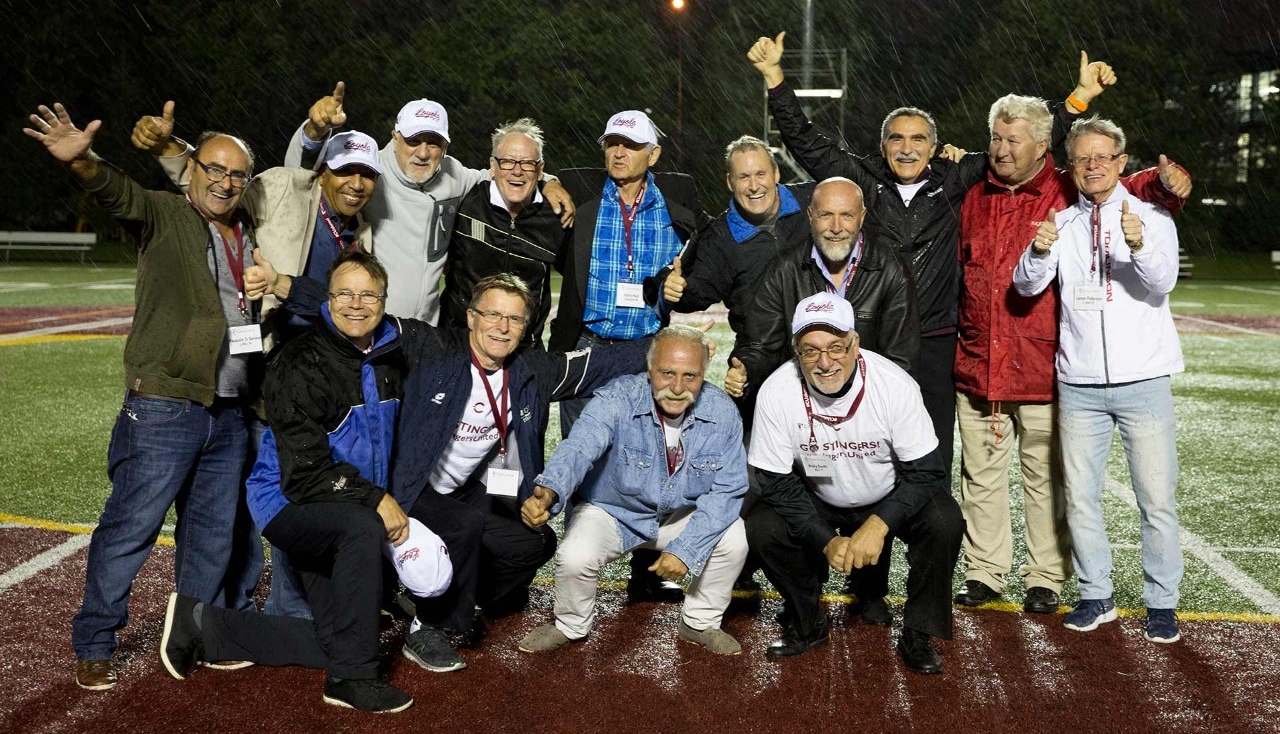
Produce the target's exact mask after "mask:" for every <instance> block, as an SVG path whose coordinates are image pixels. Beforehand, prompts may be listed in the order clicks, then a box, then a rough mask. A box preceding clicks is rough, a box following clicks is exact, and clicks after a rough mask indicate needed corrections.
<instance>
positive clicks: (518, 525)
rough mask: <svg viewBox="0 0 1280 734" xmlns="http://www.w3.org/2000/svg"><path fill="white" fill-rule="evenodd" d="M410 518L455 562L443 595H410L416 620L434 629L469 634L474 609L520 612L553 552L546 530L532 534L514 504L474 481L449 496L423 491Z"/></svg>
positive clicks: (551, 534) (551, 536)
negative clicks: (428, 531)
mask: <svg viewBox="0 0 1280 734" xmlns="http://www.w3.org/2000/svg"><path fill="white" fill-rule="evenodd" d="M409 516H410V517H413V518H416V519H417V520H418V521H420V522H421V523H422V524H423V525H426V526H427V527H428V528H430V529H431V530H432V531H434V532H435V533H436V534H437V535H439V536H440V537H441V539H443V540H444V544H445V546H446V547H447V548H448V549H449V559H450V560H451V561H452V562H453V583H451V584H450V585H449V589H448V591H446V592H445V593H444V594H443V595H441V596H438V597H435V598H433V599H423V598H420V597H416V596H412V595H411V596H410V598H411V599H412V600H413V602H414V605H415V607H416V609H417V613H418V620H419V621H420V622H422V623H423V624H425V625H430V626H433V627H446V628H449V629H452V630H456V631H458V632H464V633H465V632H470V631H471V627H472V623H473V618H474V612H475V608H476V606H477V605H479V606H480V607H481V608H482V609H483V610H485V611H486V612H489V613H491V614H492V613H495V612H499V611H501V612H505V611H509V610H511V608H512V607H523V600H524V599H525V598H526V595H527V594H528V591H529V584H531V583H533V577H534V576H535V575H536V574H537V573H538V569H539V568H541V567H542V566H543V564H545V563H546V562H547V561H549V560H551V556H553V555H555V552H556V534H555V531H554V530H552V529H551V528H550V526H547V525H544V526H542V527H541V528H539V529H537V530H532V529H530V528H529V527H528V526H526V525H525V524H524V523H523V522H521V521H520V513H519V510H518V509H517V507H516V504H515V500H514V499H509V498H503V497H490V496H489V495H487V494H485V488H484V485H482V484H480V483H478V482H475V483H472V484H470V485H468V486H466V487H463V488H461V489H459V490H458V491H456V492H454V493H453V494H449V495H444V494H440V493H438V492H436V491H435V490H434V489H432V488H431V487H426V488H425V489H423V490H422V494H421V495H420V496H419V497H418V500H417V502H415V503H414V505H413V508H412V509H410V510H409Z"/></svg>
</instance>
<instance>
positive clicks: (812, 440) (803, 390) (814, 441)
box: [800, 355, 867, 452]
mask: <svg viewBox="0 0 1280 734" xmlns="http://www.w3.org/2000/svg"><path fill="white" fill-rule="evenodd" d="M858 374H860V375H861V376H862V386H861V387H860V388H858V394H857V395H856V396H854V398H853V405H850V406H849V412H848V413H846V414H845V416H844V417H843V418H841V417H839V416H834V415H820V414H817V413H814V412H813V403H812V402H811V401H810V399H809V384H808V382H806V381H805V379H804V377H803V376H801V378H800V397H802V398H804V412H805V415H807V416H808V417H809V450H810V451H814V452H816V451H817V450H818V436H817V434H815V433H814V431H813V419H814V418H817V419H818V420H820V421H822V422H823V423H826V424H827V425H829V426H838V425H840V424H841V423H844V422H845V421H847V420H849V419H850V418H852V417H853V414H854V413H857V412H858V406H860V405H862V398H863V396H864V395H866V394H867V363H866V362H864V361H863V360H862V355H858Z"/></svg>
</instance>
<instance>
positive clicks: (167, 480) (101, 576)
mask: <svg viewBox="0 0 1280 734" xmlns="http://www.w3.org/2000/svg"><path fill="white" fill-rule="evenodd" d="M247 449H248V431H247V429H246V428H245V417H244V412H243V411H242V410H241V409H240V408H236V407H224V408H205V407H204V406H202V405H200V404H199V403H193V402H191V401H187V400H183V401H174V400H158V399H153V398H140V397H127V398H126V399H125V402H124V406H123V407H122V408H121V410H120V415H119V416H118V417H117V418H116V424H115V427H114V428H113V429H112V431H111V446H110V448H108V450H107V476H108V477H109V478H110V479H111V495H110V496H109V497H107V504H106V506H105V507H104V508H103V510H102V516H101V517H100V518H99V519H98V527H97V528H96V529H94V531H93V537H92V539H91V540H90V542H89V560H88V568H87V569H86V573H85V584H84V600H83V601H82V602H81V605H80V612H79V614H77V615H76V616H75V619H74V620H72V623H71V642H72V645H73V646H74V647H75V651H76V657H77V658H79V659H81V660H106V659H110V658H111V656H112V654H113V653H114V652H115V648H116V630H118V629H120V628H121V627H124V626H125V624H127V623H128V619H129V590H130V587H131V586H132V584H133V580H134V578H135V577H137V575H138V571H139V570H140V569H141V568H142V564H143V563H144V562H146V560H147V556H148V555H150V553H151V549H152V547H154V545H155V542H156V538H157V537H158V536H159V534H160V528H161V526H162V525H163V524H164V519H165V513H166V512H167V511H168V509H169V506H170V505H176V506H177V512H178V526H177V532H176V533H175V541H176V552H175V555H174V577H175V585H176V587H177V589H178V593H180V594H185V595H187V596H193V597H196V598H197V599H200V600H201V601H203V602H205V603H210V604H221V603H223V601H224V595H223V593H222V586H223V577H224V576H225V575H226V573H227V564H228V561H229V559H230V556H231V544H232V537H233V533H232V531H233V526H234V524H235V517H236V504H237V503H238V501H239V499H240V495H241V494H243V490H242V486H243V485H242V482H241V479H242V473H243V469H244V462H245V452H246V451H247Z"/></svg>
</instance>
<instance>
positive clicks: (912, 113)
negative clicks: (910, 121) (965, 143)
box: [880, 107, 938, 145]
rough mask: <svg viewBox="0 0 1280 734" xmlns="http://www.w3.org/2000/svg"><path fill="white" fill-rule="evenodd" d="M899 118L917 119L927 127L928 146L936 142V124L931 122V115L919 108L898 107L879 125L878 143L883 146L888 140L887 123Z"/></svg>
mask: <svg viewBox="0 0 1280 734" xmlns="http://www.w3.org/2000/svg"><path fill="white" fill-rule="evenodd" d="M899 117H919V118H921V119H923V120H924V121H925V123H926V124H928V125H929V144H930V145H932V144H934V143H936V142H938V123H936V122H934V121H933V115H931V114H929V113H928V112H925V111H924V110H922V109H920V108H919V107H899V108H898V109H896V110H894V111H892V112H890V113H889V114H888V115H885V118H884V122H882V123H880V142H881V144H883V143H884V142H885V141H887V140H888V139H889V123H891V122H893V121H894V120H896V119H898V118H899Z"/></svg>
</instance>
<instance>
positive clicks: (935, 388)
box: [911, 331, 957, 487]
mask: <svg viewBox="0 0 1280 734" xmlns="http://www.w3.org/2000/svg"><path fill="white" fill-rule="evenodd" d="M956 339H957V333H956V332H955V331H952V332H950V333H947V334H939V335H937V336H925V337H921V338H920V357H919V359H917V360H916V364H915V369H914V370H913V371H912V375H911V376H912V377H914V378H915V380H916V384H918V385H919V386H920V396H921V397H922V398H924V409H925V412H927V413H928V414H929V419H930V420H931V421H933V432H934V433H935V434H937V436H938V452H939V455H940V456H941V457H942V468H943V469H945V470H946V472H947V486H948V487H950V486H951V462H952V459H953V458H954V454H955V451H954V448H953V447H952V444H953V443H954V441H955V430H956V428H955V426H956V380H955V377H954V376H953V369H954V367H955V363H956Z"/></svg>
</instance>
